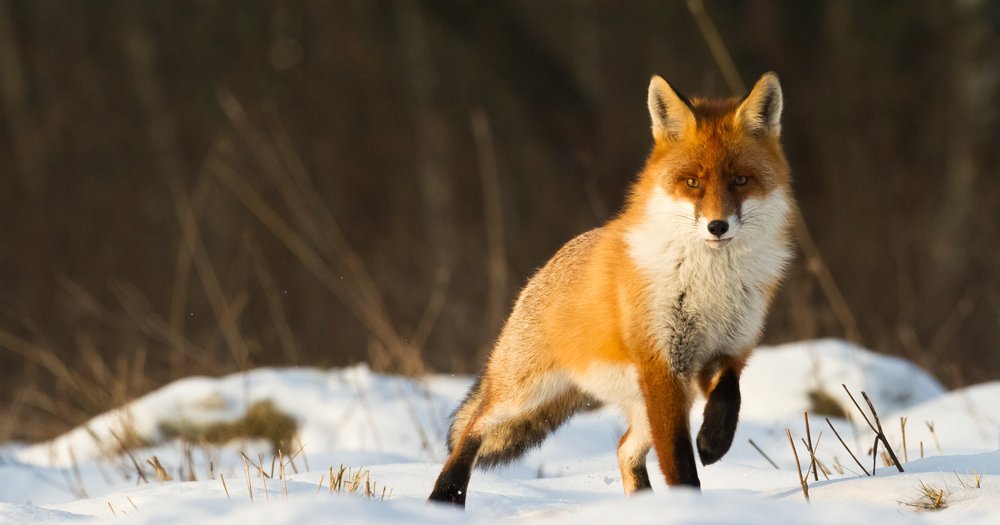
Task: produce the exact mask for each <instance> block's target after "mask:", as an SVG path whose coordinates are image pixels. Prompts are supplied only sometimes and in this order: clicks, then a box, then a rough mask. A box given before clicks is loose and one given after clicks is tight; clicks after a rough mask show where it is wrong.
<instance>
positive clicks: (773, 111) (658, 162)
mask: <svg viewBox="0 0 1000 525" xmlns="http://www.w3.org/2000/svg"><path fill="white" fill-rule="evenodd" d="M648 106H649V114H650V117H651V118H652V122H653V124H652V131H653V139H654V144H653V150H652V152H651V153H650V155H649V157H648V159H647V160H646V164H645V167H644V168H643V170H642V172H641V173H640V175H639V177H638V180H637V181H636V182H635V183H634V184H633V186H632V188H631V191H630V193H629V197H628V200H627V204H626V206H625V209H624V210H623V211H622V212H621V213H620V214H619V215H618V216H617V217H616V218H614V219H613V220H611V221H610V222H608V223H607V224H605V225H604V226H602V227H600V228H596V229H593V230H590V231H588V232H586V233H584V234H582V235H580V236H578V237H576V238H575V239H573V240H571V241H569V242H568V243H567V244H566V245H565V246H563V247H562V248H561V249H560V250H559V251H558V252H557V253H556V254H555V256H554V257H552V259H551V260H549V262H548V263H546V264H545V266H544V267H543V268H542V269H541V270H539V271H538V272H537V273H536V274H535V275H534V276H533V277H532V278H531V279H530V280H529V281H528V284H527V285H526V286H525V287H524V289H523V290H522V291H521V293H520V295H519V296H518V298H517V301H516V303H515V304H514V309H513V311H512V312H511V314H510V317H509V318H508V319H507V322H506V324H505V325H504V327H503V330H502V331H501V333H500V336H499V338H498V339H497V341H496V344H495V346H494V348H493V351H492V353H491V354H490V356H489V360H488V362H487V364H486V368H485V370H484V371H483V372H482V374H481V375H480V376H479V379H478V380H477V381H476V382H475V384H474V385H473V386H472V388H471V389H470V390H469V393H468V395H467V396H466V398H465V400H464V401H463V402H462V404H461V405H460V406H459V407H458V409H457V410H456V411H455V414H454V415H453V421H452V424H451V428H450V430H449V435H448V448H449V450H450V456H449V457H448V460H447V462H446V463H445V465H444V468H443V469H442V471H441V474H440V476H439V477H438V479H437V482H436V484H435V486H434V490H433V492H432V493H431V495H430V498H429V499H430V500H431V501H441V502H449V503H453V504H456V505H464V504H465V497H466V491H467V488H468V484H469V478H470V476H471V475H472V469H473V466H474V465H477V466H480V467H484V468H489V467H493V466H497V465H501V464H505V463H509V462H511V461H513V460H514V459H517V458H518V457H520V456H521V455H522V454H524V453H525V452H526V451H527V450H528V449H530V448H532V447H534V446H536V445H538V444H540V443H541V441H542V440H543V439H544V438H545V436H546V435H548V434H549V433H550V432H552V431H553V430H555V429H556V428H557V427H559V426H560V425H561V424H562V423H564V422H565V421H566V420H567V419H568V418H569V417H570V416H572V415H573V414H574V413H575V412H576V411H577V410H579V409H581V408H583V407H584V406H589V405H591V404H597V403H610V404H614V405H617V406H619V407H620V408H621V410H622V411H623V412H624V414H625V417H626V418H627V420H628V424H629V427H628V430H627V431H626V432H625V435H624V436H622V438H621V441H620V442H619V444H618V463H619V468H620V469H621V476H622V483H623V484H624V486H625V493H626V494H628V495H630V494H632V493H634V492H635V491H637V490H642V489H649V488H650V482H649V475H648V473H647V471H646V455H647V454H648V453H649V450H650V448H651V447H655V448H656V455H657V456H658V458H659V462H660V469H661V470H662V471H663V475H664V477H665V478H666V481H667V484H668V485H670V486H675V485H687V486H692V487H700V485H701V482H700V480H699V478H698V471H697V468H696V465H695V458H694V445H693V444H692V442H691V430H690V428H689V413H690V409H691V405H692V399H693V397H694V395H696V394H697V393H698V391H700V392H701V393H702V394H704V395H705V396H706V398H707V403H706V405H705V411H704V415H703V422H702V425H701V429H700V430H699V431H698V435H697V440H696V445H697V451H698V456H699V458H700V459H701V463H702V465H710V464H712V463H714V462H716V461H718V460H719V459H720V458H721V457H722V456H723V455H724V454H725V453H726V452H727V451H728V450H729V447H730V445H731V444H732V441H733V435H734V433H735V432H736V423H737V419H738V417H739V410H740V389H739V377H740V373H741V371H742V370H743V367H744V365H745V364H746V361H747V358H748V357H749V355H750V352H751V350H752V349H753V347H754V346H755V345H756V344H757V342H758V341H759V339H760V336H761V333H762V330H763V325H764V318H765V315H766V314H767V309H768V306H769V304H770V302H771V299H772V298H773V297H774V294H775V292H776V290H777V288H778V285H779V284H780V282H781V279H782V275H783V273H784V270H785V267H786V265H787V263H788V261H789V260H790V259H791V256H792V239H791V233H790V226H791V222H792V220H791V219H792V217H794V215H793V214H794V213H795V210H796V207H795V206H796V205H795V202H794V200H793V197H792V193H791V188H790V179H789V167H788V162H787V161H786V160H785V155H784V153H783V151H782V148H781V144H780V135H781V123H780V117H781V110H782V95H781V86H780V84H779V83H778V77H777V75H775V74H774V73H766V74H765V75H763V76H762V77H761V78H760V80H758V81H757V83H756V84H755V85H754V87H753V89H752V90H751V91H750V93H749V94H747V95H746V96H745V97H744V98H743V99H737V98H732V99H723V100H715V99H693V100H688V99H686V98H684V97H683V96H681V95H680V94H678V92H677V91H675V90H674V89H673V88H671V87H670V85H669V84H668V83H667V82H666V81H665V80H663V79H662V78H661V77H659V76H653V78H652V80H651V82H650V84H649V97H648Z"/></svg>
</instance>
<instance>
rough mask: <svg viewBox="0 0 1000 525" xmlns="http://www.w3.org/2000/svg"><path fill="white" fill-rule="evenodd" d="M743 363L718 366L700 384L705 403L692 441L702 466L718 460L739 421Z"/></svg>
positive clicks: (729, 441) (730, 361) (727, 448)
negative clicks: (699, 427)
mask: <svg viewBox="0 0 1000 525" xmlns="http://www.w3.org/2000/svg"><path fill="white" fill-rule="evenodd" d="M742 369H743V360H738V361H736V360H727V361H726V362H723V363H720V365H719V367H718V369H717V372H715V373H714V374H711V376H710V377H705V376H704V374H703V378H702V380H701V383H702V389H703V390H704V391H705V393H706V396H707V398H708V402H707V403H705V412H704V417H703V419H702V423H701V429H699V430H698V438H697V440H696V443H697V447H698V457H699V458H700V459H701V464H702V465H711V464H712V463H715V462H716V461H719V460H720V459H722V456H724V455H725V454H726V452H728V451H729V447H730V446H731V445H732V444H733V436H734V435H735V434H736V423H737V422H738V420H739V417H740V401H741V398H740V372H741V371H742Z"/></svg>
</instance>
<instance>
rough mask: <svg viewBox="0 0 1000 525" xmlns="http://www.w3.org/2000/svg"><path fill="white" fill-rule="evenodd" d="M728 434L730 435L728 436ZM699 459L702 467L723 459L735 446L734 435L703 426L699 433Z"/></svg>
mask: <svg viewBox="0 0 1000 525" xmlns="http://www.w3.org/2000/svg"><path fill="white" fill-rule="evenodd" d="M727 434H728V435H727ZM697 443H698V458H699V459H701V464H702V465H711V464H712V463H715V462H716V461H719V460H720V459H722V456H725V455H726V452H729V447H730V446H731V445H732V444H733V434H732V433H731V432H730V433H725V432H722V431H721V429H718V428H706V426H705V425H702V427H701V430H699V431H698V440H697Z"/></svg>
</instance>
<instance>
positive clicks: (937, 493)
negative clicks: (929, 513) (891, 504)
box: [900, 481, 948, 510]
mask: <svg viewBox="0 0 1000 525" xmlns="http://www.w3.org/2000/svg"><path fill="white" fill-rule="evenodd" d="M917 492H918V495H917V497H915V498H914V499H912V500H910V501H901V502H900V503H902V504H903V505H906V506H908V507H913V508H915V509H917V510H943V509H946V508H948V498H947V495H946V493H945V489H939V488H936V487H935V486H934V485H931V484H930V483H924V482H923V481H921V482H920V485H919V486H918V487H917Z"/></svg>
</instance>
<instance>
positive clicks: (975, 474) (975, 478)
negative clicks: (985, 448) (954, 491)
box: [955, 470, 983, 489]
mask: <svg viewBox="0 0 1000 525" xmlns="http://www.w3.org/2000/svg"><path fill="white" fill-rule="evenodd" d="M955 477H956V478H958V484H959V485H961V486H962V488H963V489H972V488H976V489H981V488H983V475H982V474H980V473H979V471H977V470H973V471H972V474H971V475H970V474H966V476H965V478H962V476H959V475H958V472H956V473H955Z"/></svg>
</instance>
